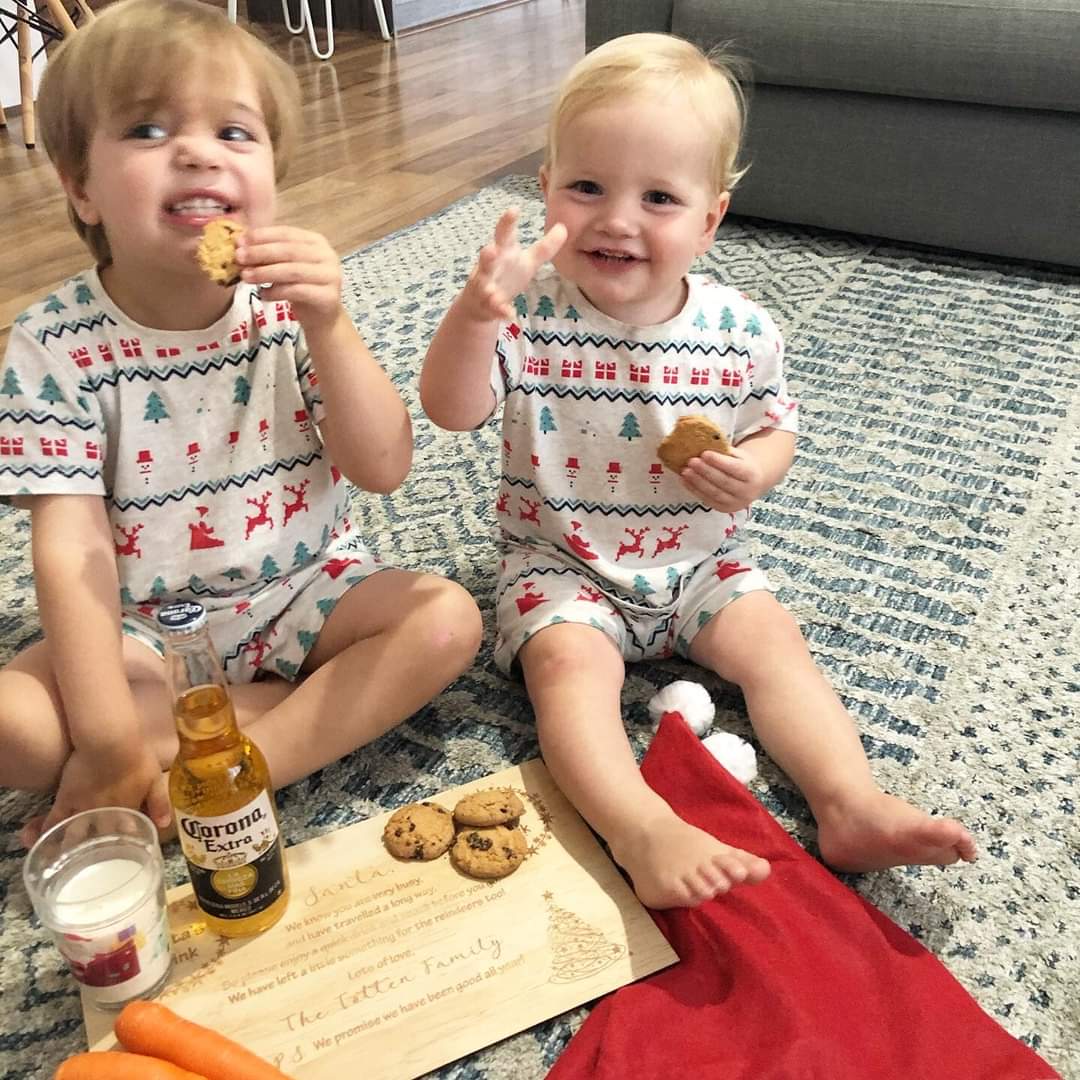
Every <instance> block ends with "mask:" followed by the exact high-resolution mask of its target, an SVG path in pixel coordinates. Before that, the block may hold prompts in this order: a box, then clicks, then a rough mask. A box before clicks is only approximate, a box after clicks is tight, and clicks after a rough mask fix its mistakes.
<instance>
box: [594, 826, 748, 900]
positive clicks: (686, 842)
mask: <svg viewBox="0 0 1080 1080" xmlns="http://www.w3.org/2000/svg"><path fill="white" fill-rule="evenodd" d="M609 844H610V847H611V854H612V857H613V858H614V859H615V861H616V862H617V863H618V864H619V865H620V866H621V867H622V868H623V869H624V870H625V871H626V872H627V873H628V874H629V875H630V880H631V881H632V882H633V884H634V892H635V893H637V897H638V899H639V900H640V901H641V902H642V903H643V904H644V905H645V906H646V907H650V908H657V909H662V908H672V907H696V906H697V905H698V904H702V903H704V902H705V901H706V900H711V899H712V898H713V897H714V896H719V895H720V894H722V893H726V892H727V891H728V890H729V889H732V888H734V887H735V886H736V885H740V884H743V883H747V884H751V883H754V882H758V881H764V880H765V878H767V877H768V876H769V864H768V863H767V862H766V861H765V860H764V859H759V858H758V857H757V856H756V855H751V854H750V853H749V852H748V851H741V850H740V849H739V848H735V847H729V846H728V845H727V844H722V843H721V842H720V841H719V840H717V839H716V838H715V837H713V836H710V835H709V834H708V833H707V832H704V831H703V830H701V829H699V828H697V827H696V826H694V825H690V824H689V823H687V822H685V821H683V819H682V818H681V817H679V816H678V815H677V814H676V813H675V812H674V811H673V810H670V809H667V810H666V812H661V813H659V814H658V815H657V816H656V817H655V818H654V819H652V820H650V821H648V822H645V823H642V822H635V824H634V826H633V827H632V828H630V829H627V830H626V831H625V832H624V833H622V834H620V835H619V837H618V838H616V839H614V840H612V841H610V842H609Z"/></svg>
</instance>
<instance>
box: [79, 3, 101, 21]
mask: <svg viewBox="0 0 1080 1080" xmlns="http://www.w3.org/2000/svg"><path fill="white" fill-rule="evenodd" d="M75 6H76V7H77V8H78V9H79V13H80V14H81V15H82V18H83V21H84V22H88V23H92V22H93V21H94V19H96V18H97V16H96V15H95V14H94V9H93V8H92V7H91V6H90V5H89V4H88V3H87V2H86V0H75Z"/></svg>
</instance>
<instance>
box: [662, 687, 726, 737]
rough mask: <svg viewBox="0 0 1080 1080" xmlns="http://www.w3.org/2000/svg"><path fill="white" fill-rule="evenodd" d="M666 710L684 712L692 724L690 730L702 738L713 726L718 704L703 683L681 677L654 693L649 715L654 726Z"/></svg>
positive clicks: (686, 719)
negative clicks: (714, 702)
mask: <svg viewBox="0 0 1080 1080" xmlns="http://www.w3.org/2000/svg"><path fill="white" fill-rule="evenodd" d="M666 712H677V713H682V718H683V719H684V720H685V721H686V722H687V723H688V724H689V725H690V730H691V731H693V733H694V734H695V735H697V736H698V738H700V737H701V736H702V735H704V734H705V732H706V731H708V730H709V728H710V727H711V726H712V722H713V717H714V716H715V715H716V706H715V705H714V704H713V702H712V698H711V697H710V696H709V691H708V690H706V689H705V687H704V686H702V685H701V683H696V682H690V681H689V680H688V679H680V680H679V681H678V682H673V683H669V684H668V685H667V686H665V687H664V689H663V690H661V691H660V693H659V694H654V695H653V697H652V700H651V701H650V702H649V716H650V717H651V718H652V722H653V727H656V726H657V725H658V724H659V723H660V717H661V716H663V715H664V713H666Z"/></svg>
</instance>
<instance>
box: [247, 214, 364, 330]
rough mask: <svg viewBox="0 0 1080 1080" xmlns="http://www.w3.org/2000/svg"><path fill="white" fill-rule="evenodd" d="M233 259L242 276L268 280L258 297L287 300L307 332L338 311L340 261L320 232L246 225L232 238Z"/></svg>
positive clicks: (332, 318) (333, 319) (325, 323)
mask: <svg viewBox="0 0 1080 1080" xmlns="http://www.w3.org/2000/svg"><path fill="white" fill-rule="evenodd" d="M236 261H237V263H238V265H239V266H240V276H241V277H242V278H243V280H244V281H248V282H252V283H253V284H260V283H262V282H271V283H272V284H270V285H269V286H268V287H266V288H264V289H262V290H261V294H262V297H263V299H264V300H287V301H288V302H289V303H290V304H291V305H292V309H293V314H294V315H295V316H296V319H297V321H298V322H299V323H300V325H301V326H303V328H304V329H305V330H306V331H307V332H308V333H309V334H311V333H312V332H314V331H317V330H319V329H324V328H329V327H332V326H333V325H334V323H335V322H336V321H337V319H338V318H339V316H340V315H341V314H342V311H343V308H342V304H341V260H340V259H339V258H338V255H337V252H336V251H334V249H333V248H332V247H331V246H330V243H329V241H328V240H327V239H326V237H325V236H322V235H321V234H320V233H317V232H310V231H309V230H307V229H296V228H293V227H292V226H290V225H268V226H264V227H263V228H260V229H249V230H248V231H246V232H244V233H243V234H242V235H241V236H240V237H239V238H238V240H237V245H236Z"/></svg>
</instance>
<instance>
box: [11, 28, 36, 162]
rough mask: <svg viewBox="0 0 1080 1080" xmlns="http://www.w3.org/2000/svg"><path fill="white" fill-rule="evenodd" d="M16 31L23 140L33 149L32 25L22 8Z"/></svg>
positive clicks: (34, 134) (28, 147)
mask: <svg viewBox="0 0 1080 1080" xmlns="http://www.w3.org/2000/svg"><path fill="white" fill-rule="evenodd" d="M17 11H18V14H16V16H15V19H16V27H15V29H16V33H17V35H18V43H19V95H20V100H21V102H22V129H23V142H24V143H25V144H26V148H27V149H28V150H30V149H32V148H33V146H34V143H35V141H36V137H37V131H36V125H35V124H34V52H33V49H31V47H30V25H29V23H27V21H26V16H25V15H23V14H22V9H21V8H19V9H17Z"/></svg>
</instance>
